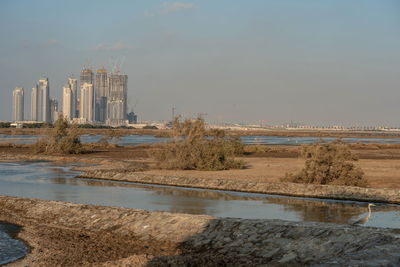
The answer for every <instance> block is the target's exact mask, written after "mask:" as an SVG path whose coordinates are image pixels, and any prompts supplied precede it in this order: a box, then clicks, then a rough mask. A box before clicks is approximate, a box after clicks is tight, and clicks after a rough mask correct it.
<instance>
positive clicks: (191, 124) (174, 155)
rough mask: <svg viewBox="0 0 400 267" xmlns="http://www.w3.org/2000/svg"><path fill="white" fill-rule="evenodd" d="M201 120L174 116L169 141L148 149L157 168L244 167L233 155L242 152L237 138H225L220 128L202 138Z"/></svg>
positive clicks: (221, 168) (202, 124)
mask: <svg viewBox="0 0 400 267" xmlns="http://www.w3.org/2000/svg"><path fill="white" fill-rule="evenodd" d="M206 134H207V131H206V129H205V124H204V120H203V119H202V118H197V119H196V120H191V119H186V120H184V121H180V119H179V118H176V119H175V120H174V122H173V125H172V131H171V139H172V140H171V141H170V142H168V143H164V144H158V145H157V147H158V149H155V150H153V151H152V152H151V156H152V157H154V158H155V160H156V162H157V167H159V168H163V169H180V170H226V169H231V168H244V167H245V164H244V162H243V161H241V160H236V159H235V155H238V154H241V153H243V145H242V144H241V142H240V139H238V138H234V137H228V138H225V133H224V132H223V131H218V132H214V135H213V136H209V137H206Z"/></svg>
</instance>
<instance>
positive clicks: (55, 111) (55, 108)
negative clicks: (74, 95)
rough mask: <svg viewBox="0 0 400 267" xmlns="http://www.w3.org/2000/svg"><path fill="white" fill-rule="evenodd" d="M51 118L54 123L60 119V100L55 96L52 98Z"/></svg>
mask: <svg viewBox="0 0 400 267" xmlns="http://www.w3.org/2000/svg"><path fill="white" fill-rule="evenodd" d="M50 119H51V122H53V123H54V122H55V121H56V120H58V101H57V99H55V98H52V99H50Z"/></svg>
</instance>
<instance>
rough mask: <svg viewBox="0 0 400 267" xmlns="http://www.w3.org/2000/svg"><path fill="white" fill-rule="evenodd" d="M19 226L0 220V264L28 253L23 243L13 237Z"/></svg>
mask: <svg viewBox="0 0 400 267" xmlns="http://www.w3.org/2000/svg"><path fill="white" fill-rule="evenodd" d="M19 229H20V227H19V226H17V225H14V224H9V223H6V222H1V221H0V265H2V264H6V263H9V262H13V261H16V260H18V259H19V258H21V257H23V256H25V255H26V254H27V253H28V248H27V247H26V246H25V244H24V243H23V242H22V241H20V240H17V239H14V238H13V237H15V235H16V234H17V233H18V231H19Z"/></svg>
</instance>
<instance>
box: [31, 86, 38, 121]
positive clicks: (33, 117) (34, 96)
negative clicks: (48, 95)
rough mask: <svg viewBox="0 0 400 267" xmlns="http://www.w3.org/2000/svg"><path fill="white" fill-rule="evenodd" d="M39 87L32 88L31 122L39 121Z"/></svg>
mask: <svg viewBox="0 0 400 267" xmlns="http://www.w3.org/2000/svg"><path fill="white" fill-rule="evenodd" d="M37 96H38V94H37V87H33V88H32V93H31V120H33V121H37Z"/></svg>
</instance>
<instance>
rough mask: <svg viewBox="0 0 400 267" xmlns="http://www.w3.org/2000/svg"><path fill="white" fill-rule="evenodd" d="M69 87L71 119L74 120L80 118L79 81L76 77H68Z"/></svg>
mask: <svg viewBox="0 0 400 267" xmlns="http://www.w3.org/2000/svg"><path fill="white" fill-rule="evenodd" d="M68 86H69V88H70V89H71V115H70V116H71V117H70V119H73V118H78V112H77V109H78V103H77V101H78V95H79V94H78V81H77V79H76V78H75V77H74V76H70V77H68Z"/></svg>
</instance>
